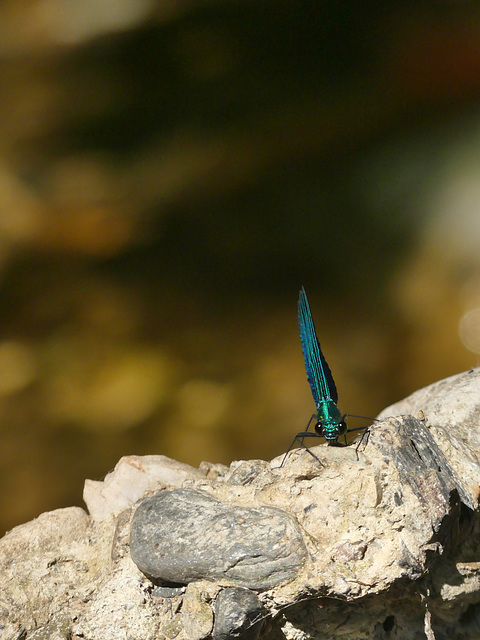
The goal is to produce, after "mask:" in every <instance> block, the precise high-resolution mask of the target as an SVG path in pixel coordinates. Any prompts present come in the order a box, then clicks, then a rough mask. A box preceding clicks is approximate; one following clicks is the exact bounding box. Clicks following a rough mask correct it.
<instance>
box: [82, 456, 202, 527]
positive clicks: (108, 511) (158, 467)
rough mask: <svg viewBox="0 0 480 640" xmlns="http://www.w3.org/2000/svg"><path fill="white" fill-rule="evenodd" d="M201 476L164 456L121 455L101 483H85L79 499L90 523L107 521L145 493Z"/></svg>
mask: <svg viewBox="0 0 480 640" xmlns="http://www.w3.org/2000/svg"><path fill="white" fill-rule="evenodd" d="M203 477H204V473H202V472H201V471H199V470H198V469H195V468H194V467H191V466H190V465H188V464H184V463H183V462H177V461H176V460H172V459H171V458H167V457H166V456H125V457H124V458H121V460H120V461H119V462H118V463H117V464H116V466H115V469H114V470H113V471H112V472H111V473H108V474H107V475H106V477H105V480H103V481H102V482H100V481H97V480H85V487H84V490H83V499H84V500H85V504H86V505H87V507H88V511H89V513H90V515H91V516H92V518H93V519H94V520H99V521H100V520H108V519H109V518H111V517H113V516H117V515H118V514H119V513H121V512H122V511H123V510H124V509H128V508H129V507H131V506H132V505H133V504H134V503H135V502H136V501H137V500H139V499H140V498H141V497H142V496H144V495H145V494H148V493H149V492H152V493H153V492H154V491H158V490H159V489H165V488H167V487H169V488H172V487H179V486H182V484H183V483H184V482H185V481H186V480H190V479H191V480H197V479H199V478H203Z"/></svg>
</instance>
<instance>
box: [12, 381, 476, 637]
mask: <svg viewBox="0 0 480 640" xmlns="http://www.w3.org/2000/svg"><path fill="white" fill-rule="evenodd" d="M479 404H480V370H479V369H476V370H473V371H471V372H466V373H463V374H460V375H458V376H454V377H452V378H449V379H447V380H443V381H441V382H438V383H436V384H435V385H432V386H430V387H428V388H426V389H423V390H421V391H418V392H417V393H415V394H413V395H412V396H411V397H410V398H407V399H406V400H404V401H402V402H401V403H398V404H397V405H394V406H393V407H390V408H388V409H386V410H385V411H384V412H382V414H381V417H382V421H381V422H378V423H375V425H374V426H372V427H371V429H370V430H369V431H368V432H367V433H366V434H365V435H364V437H363V438H361V440H360V442H359V443H358V444H357V445H351V446H348V447H332V446H327V445H319V446H316V447H314V448H313V451H314V452H315V455H316V456H317V457H318V458H319V459H320V460H321V463H322V465H319V464H318V462H317V461H316V460H315V459H314V458H313V457H312V456H311V455H310V454H309V452H308V451H306V450H305V449H297V450H295V451H292V452H291V453H290V454H289V455H288V457H287V460H286V464H285V466H284V467H282V468H280V467H279V465H280V462H281V460H282V457H279V458H277V459H275V460H273V461H272V462H266V461H262V460H251V461H240V462H234V463H232V465H231V466H230V468H228V467H225V466H223V465H214V464H208V463H202V465H200V468H199V469H193V468H192V467H189V466H188V465H184V464H181V463H177V462H175V461H173V460H169V459H168V458H165V457H164V456H146V457H145V458H142V457H137V456H131V457H128V458H124V459H122V461H120V463H119V464H118V465H117V468H116V470H115V471H114V472H113V473H112V474H109V476H107V478H106V480H105V482H103V483H92V482H87V483H86V490H85V499H86V503H87V506H88V507H89V510H90V513H91V515H87V513H85V512H84V511H83V510H82V509H80V508H77V507H72V508H69V509H60V510H57V511H53V512H51V513H47V514H43V515H41V516H40V517H39V518H37V519H36V520H34V521H32V522H29V523H27V524H25V525H21V526H19V527H16V528H15V529H13V530H12V531H10V532H9V533H8V534H7V535H6V536H4V538H3V539H1V540H0V640H24V639H28V640H32V639H33V640H41V639H45V640H46V639H47V638H48V639H49V640H60V639H63V640H66V639H67V638H68V639H69V640H80V639H83V640H100V639H101V640H105V639H107V638H108V639H110V638H115V640H117V639H118V640H123V639H125V640H127V639H128V640H137V639H138V640H140V639H141V640H154V639H155V640H165V639H166V638H171V639H178V640H187V639H188V640H202V639H203V638H212V639H213V640H226V639H227V638H243V640H256V639H257V638H265V639H267V640H282V639H283V640H285V639H287V640H290V639H292V640H307V639H309V638H312V639H313V638H316V639H319V638H325V639H332V640H333V639H335V638H338V639H340V638H341V639H342V640H349V639H351V640H361V639H362V638H373V639H374V640H381V639H387V638H388V639H394V638H395V639H406V640H416V639H417V638H418V639H420V638H422V639H424V638H427V639H428V640H432V639H436V640H446V639H447V638H449V639H450V638H458V639H459V640H463V639H464V640H469V639H470V638H471V639H473V638H478V637H479V636H480V605H479V603H480V517H479V513H478V503H479V486H480V463H479V458H480V411H479ZM419 412H422V413H420V414H419ZM392 416H396V417H392ZM159 504H160V505H162V504H163V510H162V507H160V510H159V509H157V507H158V505H159ZM152 505H156V507H155V509H152V510H150V515H151V516H152V518H150V517H146V515H145V514H146V513H147V512H148V511H149V509H150V507H151V506H152ZM165 505H167V507H168V508H165ZM266 513H268V514H271V517H270V518H265V519H264V518H263V516H264V515H265V514H266ZM142 514H143V515H142ZM160 514H161V516H160ZM153 516H156V517H161V520H160V521H156V520H155V517H153ZM142 519H143V520H142ZM132 520H133V522H134V524H133V529H132ZM155 522H157V523H158V530H157V528H156V527H157V525H156V524H155ZM256 527H258V529H256ZM159 532H160V533H159ZM161 532H163V534H165V535H166V536H167V537H168V535H170V540H169V542H168V544H169V545H170V546H169V547H165V546H162V545H163V544H164V540H163V534H162V533H161ZM247 534H248V535H247ZM159 536H160V537H159ZM256 537H257V538H258V545H257V547H256V548H255V547H254V541H255V538H256ZM220 539H222V540H223V546H222V544H220V543H219V540H220ZM245 540H248V544H245ZM130 542H131V548H132V550H133V554H132V555H131V554H130ZM235 544H237V546H236V547H235ZM175 545H177V546H175ZM147 548H148V556H149V562H151V561H154V562H159V563H160V564H161V565H162V566H167V565H168V566H169V567H170V569H171V568H172V567H173V568H174V569H175V571H176V573H173V574H166V573H163V570H162V572H160V573H158V574H156V576H154V575H151V574H152V573H153V572H152V568H151V565H149V566H148V567H146V566H144V564H143V559H142V560H141V561H139V557H143V556H142V554H144V553H145V550H146V549H147ZM232 549H235V550H236V552H237V556H235V560H237V562H235V563H234V564H233V565H232V558H233V557H234V554H232ZM137 554H138V555H137ZM155 554H157V555H158V557H155ZM165 554H167V555H169V556H171V557H169V558H167V561H168V562H167V565H165V564H164V563H165ZM269 554H270V555H269ZM132 557H133V559H134V560H136V561H137V563H138V566H137V565H136V564H135V562H134V561H133V560H132ZM270 557H274V558H275V557H277V558H280V557H283V558H288V557H293V558H295V561H294V562H292V563H290V566H289V568H288V571H287V572H286V573H285V575H282V576H281V578H280V579H279V580H277V579H274V580H272V581H271V582H268V580H267V581H265V575H266V574H262V570H263V569H264V568H265V566H267V565H266V564H265V562H268V559H269V558H270ZM255 562H257V564H258V566H255V571H252V566H253V564H252V563H255ZM162 563H163V564H162ZM262 564H263V568H262ZM193 565H195V572H193V573H192V572H191V568H192V566H193ZM232 566H234V568H235V572H234V573H231V572H230V571H229V569H230V567H232ZM139 567H140V568H142V569H143V570H144V571H146V573H147V574H148V575H145V573H143V572H142V571H141V570H140V569H139ZM212 567H214V568H215V570H214V571H213V572H212V571H211V568H212ZM170 569H169V570H170ZM256 571H257V573H256ZM267 573H268V572H267ZM274 573H275V572H274ZM272 575H273V574H272ZM276 578H278V574H277V576H276ZM165 580H167V582H166V581H165ZM172 582H173V583H172ZM239 585H240V586H239ZM242 585H244V586H242ZM245 585H246V586H248V587H249V588H245Z"/></svg>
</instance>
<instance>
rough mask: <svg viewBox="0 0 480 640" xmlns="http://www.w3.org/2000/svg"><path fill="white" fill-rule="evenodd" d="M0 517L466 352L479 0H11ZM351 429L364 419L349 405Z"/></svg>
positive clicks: (3, 135)
mask: <svg viewBox="0 0 480 640" xmlns="http://www.w3.org/2000/svg"><path fill="white" fill-rule="evenodd" d="M0 95H1V100H0V487H1V491H0V533H2V532H3V531H5V530H6V529H8V528H10V527H12V526H14V525H16V524H19V523H21V522H24V521H27V520H29V519H31V518H33V517H35V516H37V515H38V514H39V513H41V512H42V511H45V510H51V509H54V508H57V507H63V506H70V505H81V504H82V498H81V495H82V489H83V481H84V479H85V478H93V479H101V478H102V477H103V476H104V475H105V474H106V473H107V472H108V471H109V470H110V469H112V468H113V466H114V465H115V463H116V462H117V461H118V459H119V458H120V457H121V456H123V455H128V454H142V455H143V454H164V455H167V456H170V457H173V458H176V459H178V460H181V461H184V462H188V463H190V464H192V465H195V466H196V465H198V464H199V463H200V462H201V461H202V460H209V461H213V462H223V463H226V464H229V463H230V462H231V461H232V460H234V459H244V458H264V459H269V458H271V457H273V456H276V455H280V454H281V453H283V452H284V451H285V450H286V449H287V447H288V446H289V445H290V443H291V441H292V439H293V436H294V435H295V433H297V432H298V431H300V430H303V429H304V428H305V425H306V423H307V421H308V418H309V417H310V415H311V414H312V412H313V409H314V405H313V400H312V398H311V395H310V389H309V387H308V384H307V380H306V377H305V371H304V366H303V360H302V355H301V349H300V342H299V338H298V332H297V318H296V313H297V312H296V305H297V297H298V290H299V288H300V286H302V285H303V286H305V288H306V290H307V293H308V296H309V300H310V304H311V307H312V311H313V315H314V318H315V322H316V326H317V331H318V333H319V337H320V340H321V343H322V348H323V351H324V353H325V356H326V358H327V360H328V362H329V364H330V367H331V369H332V371H333V374H334V377H335V380H336V382H337V387H338V389H339V406H340V408H341V409H342V410H343V411H344V412H349V413H357V414H362V415H370V416H375V415H376V414H377V413H378V412H379V411H380V410H381V409H383V408H384V407H385V406H386V405H388V404H390V403H392V402H394V401H396V400H400V399H401V398H403V397H404V396H405V395H407V394H409V393H411V392H413V391H414V390H416V389H417V388H420V387H422V386H425V385H427V384H429V383H432V382H434V381H436V380H438V379H440V378H443V377H445V376H449V375H452V374H455V373H457V372H460V371H462V370H465V369H468V368H470V367H473V366H477V365H478V364H479V356H478V353H479V352H480V8H479V5H478V3H476V2H467V1H465V2H458V1H453V0H452V1H449V0H442V1H441V0H438V1H430V2H422V1H420V2H416V3H408V2H407V3H392V4H391V5H388V4H387V5H385V4H384V3H375V2H372V3H365V2H356V1H355V0H346V1H345V2H342V3H338V2H334V1H333V0H330V1H327V2H319V1H318V0H296V1H295V2H291V0H276V2H265V1H262V0H256V1H255V0H223V1H222V0H217V1H216V2H212V1H211V0H210V1H208V0H190V1H188V0H84V1H82V2H69V1H68V0H21V1H19V0H2V1H1V2H0ZM351 426H359V424H358V422H355V423H354V424H351Z"/></svg>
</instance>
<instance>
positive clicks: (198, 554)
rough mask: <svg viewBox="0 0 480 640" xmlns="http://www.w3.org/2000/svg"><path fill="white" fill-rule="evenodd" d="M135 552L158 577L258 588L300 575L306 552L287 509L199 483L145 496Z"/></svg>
mask: <svg viewBox="0 0 480 640" xmlns="http://www.w3.org/2000/svg"><path fill="white" fill-rule="evenodd" d="M130 552H131V555H132V559H133V561H134V562H135V564H136V565H137V566H138V568H139V569H140V570H141V571H142V572H143V573H144V574H145V575H147V576H149V577H151V578H152V579H154V580H157V581H167V582H175V583H188V582H193V581H195V580H202V579H210V580H226V581H231V582H233V583H235V584H238V585H240V586H245V587H250V588H254V589H269V588H271V587H273V586H275V585H277V584H279V583H281V582H284V581H285V580H288V579H291V578H293V577H295V575H296V574H297V573H298V570H299V569H300V567H301V565H302V563H303V561H304V559H305V556H306V549H305V546H304V543H303V538H302V535H301V532H300V529H299V527H298V525H297V523H296V522H295V520H294V519H293V518H292V517H291V516H290V515H289V514H288V513H286V512H284V511H282V510H281V509H275V508H273V507H257V508H252V507H238V506H232V505H228V504H224V503H222V502H221V501H220V500H218V499H217V498H214V497H213V496H211V495H210V494H208V493H207V492H205V491H199V490H196V489H176V490H173V491H164V492H162V493H159V494H157V495H155V496H153V497H152V498H147V499H145V500H144V501H143V502H142V503H141V504H140V506H139V507H138V509H137V511H136V512H135V515H134V517H133V521H132V528H131V534H130Z"/></svg>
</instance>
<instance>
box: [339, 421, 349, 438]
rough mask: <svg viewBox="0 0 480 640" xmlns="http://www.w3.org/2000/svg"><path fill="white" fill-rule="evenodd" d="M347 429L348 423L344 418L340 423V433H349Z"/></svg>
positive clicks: (340, 434) (341, 434)
mask: <svg viewBox="0 0 480 640" xmlns="http://www.w3.org/2000/svg"><path fill="white" fill-rule="evenodd" d="M347 431H348V427H347V423H346V422H345V420H342V421H341V422H339V423H338V435H339V436H343V434H344V433H347Z"/></svg>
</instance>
